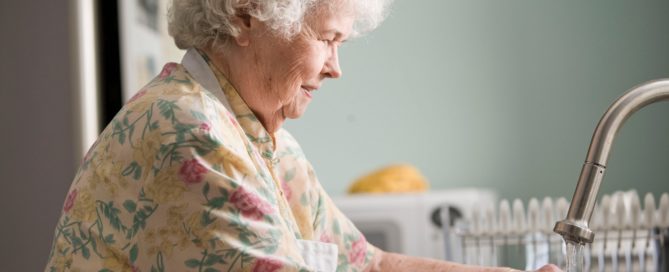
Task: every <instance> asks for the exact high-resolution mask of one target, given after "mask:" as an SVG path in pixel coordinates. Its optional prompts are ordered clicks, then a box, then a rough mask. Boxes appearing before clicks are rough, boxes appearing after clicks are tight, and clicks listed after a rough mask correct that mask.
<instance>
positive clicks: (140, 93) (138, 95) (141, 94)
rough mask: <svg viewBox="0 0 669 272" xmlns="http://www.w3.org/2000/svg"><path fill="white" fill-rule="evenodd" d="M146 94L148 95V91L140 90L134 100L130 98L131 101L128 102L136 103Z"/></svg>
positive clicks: (133, 97)
mask: <svg viewBox="0 0 669 272" xmlns="http://www.w3.org/2000/svg"><path fill="white" fill-rule="evenodd" d="M145 94H146V89H141V90H139V92H137V93H136V94H135V95H133V96H132V98H130V100H128V104H130V103H132V102H134V101H135V100H137V99H139V98H140V97H142V96H144V95H145Z"/></svg>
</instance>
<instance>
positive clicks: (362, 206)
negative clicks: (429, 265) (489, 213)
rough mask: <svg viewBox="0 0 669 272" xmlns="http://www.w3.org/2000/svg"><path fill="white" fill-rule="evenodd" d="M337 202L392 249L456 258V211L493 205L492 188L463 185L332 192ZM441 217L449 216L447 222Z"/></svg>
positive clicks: (371, 238) (382, 245)
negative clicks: (422, 189) (452, 230)
mask: <svg viewBox="0 0 669 272" xmlns="http://www.w3.org/2000/svg"><path fill="white" fill-rule="evenodd" d="M333 201H334V203H335V205H337V207H338V208H339V209H340V210H341V211H342V212H343V213H344V214H345V215H346V216H347V217H348V218H349V219H350V220H351V221H352V222H353V223H354V224H355V226H356V227H357V228H358V229H359V230H360V231H361V232H362V234H363V235H365V238H366V239H367V241H369V242H370V243H371V244H373V245H374V246H376V247H378V248H380V249H382V250H384V251H388V252H395V253H401V254H405V255H410V256H416V257H426V258H432V259H441V260H454V259H457V258H458V257H459V256H461V254H462V253H461V252H458V247H457V245H456V246H453V241H450V240H451V239H450V238H449V236H450V235H449V231H448V227H449V226H452V225H453V222H454V221H453V220H454V219H456V218H457V217H463V216H464V217H468V216H469V215H470V214H471V212H472V211H473V210H474V209H480V208H481V207H485V206H484V205H493V203H496V202H497V196H496V194H495V193H494V192H493V191H492V190H487V189H476V188H462V189H451V190H438V191H429V192H424V193H401V194H360V195H347V196H338V197H333ZM442 220H448V221H449V222H446V223H448V224H447V225H443V224H442V222H441V221H442Z"/></svg>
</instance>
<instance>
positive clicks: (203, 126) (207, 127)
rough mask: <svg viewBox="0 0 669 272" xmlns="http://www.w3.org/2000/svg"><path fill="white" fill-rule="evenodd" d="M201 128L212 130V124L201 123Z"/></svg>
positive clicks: (207, 130)
mask: <svg viewBox="0 0 669 272" xmlns="http://www.w3.org/2000/svg"><path fill="white" fill-rule="evenodd" d="M200 129H201V130H204V131H206V132H209V131H210V130H211V126H210V125H209V123H202V124H200Z"/></svg>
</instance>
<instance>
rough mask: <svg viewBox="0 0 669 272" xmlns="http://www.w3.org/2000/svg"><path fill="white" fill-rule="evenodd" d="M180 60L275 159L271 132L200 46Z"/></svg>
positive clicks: (268, 154)
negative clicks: (199, 49)
mask: <svg viewBox="0 0 669 272" xmlns="http://www.w3.org/2000/svg"><path fill="white" fill-rule="evenodd" d="M181 64H182V65H183V66H184V68H186V70H187V71H188V73H190V74H191V76H192V77H193V79H195V81H197V82H198V83H199V84H200V85H202V87H204V88H205V89H206V90H208V91H210V92H212V93H213V94H214V95H215V96H216V97H217V98H218V100H220V101H221V103H222V104H223V106H225V108H226V109H227V110H228V111H229V112H231V113H233V114H234V115H235V117H236V119H237V122H238V123H239V125H240V126H241V127H242V129H243V130H244V132H245V133H246V136H247V137H248V138H249V140H250V141H251V142H252V143H254V145H255V146H256V147H257V148H258V150H260V153H261V155H262V156H263V157H264V158H266V159H268V160H271V161H274V158H275V156H274V151H275V149H274V143H273V140H272V136H271V135H270V134H269V133H268V132H267V130H266V129H265V127H264V126H263V125H262V123H260V121H259V120H258V118H257V117H256V116H255V114H254V113H253V112H252V111H251V109H250V108H249V107H248V105H247V104H246V102H244V99H243V98H242V97H241V96H240V95H239V93H238V92H237V90H236V89H235V88H234V87H233V86H232V84H230V82H229V81H228V80H227V79H226V78H225V76H224V75H223V73H222V72H221V71H220V70H219V69H218V68H216V66H215V65H213V63H212V61H211V60H210V59H209V57H208V56H207V55H206V54H204V53H202V52H200V51H198V50H197V49H194V48H190V49H188V50H187V52H186V54H185V55H184V57H183V59H182V61H181Z"/></svg>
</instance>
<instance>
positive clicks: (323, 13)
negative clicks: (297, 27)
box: [306, 0, 355, 34]
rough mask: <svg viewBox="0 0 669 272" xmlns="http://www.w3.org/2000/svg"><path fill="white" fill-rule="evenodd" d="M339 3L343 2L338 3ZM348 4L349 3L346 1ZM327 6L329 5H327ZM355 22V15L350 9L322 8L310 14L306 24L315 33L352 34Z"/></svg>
mask: <svg viewBox="0 0 669 272" xmlns="http://www.w3.org/2000/svg"><path fill="white" fill-rule="evenodd" d="M337 2H342V1H341V0H340V1H337ZM344 2H348V1H344ZM325 5H326V6H327V5H329V4H325ZM354 20H355V16H354V13H353V12H351V11H350V8H329V7H321V8H320V9H318V10H317V11H316V10H314V12H313V13H310V14H308V16H307V17H306V23H307V24H308V25H309V26H310V27H311V28H312V29H313V30H315V31H318V32H340V33H342V34H348V33H350V32H351V29H352V26H353V21H354Z"/></svg>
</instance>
